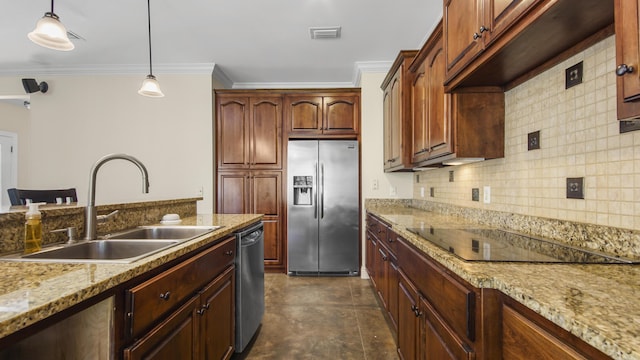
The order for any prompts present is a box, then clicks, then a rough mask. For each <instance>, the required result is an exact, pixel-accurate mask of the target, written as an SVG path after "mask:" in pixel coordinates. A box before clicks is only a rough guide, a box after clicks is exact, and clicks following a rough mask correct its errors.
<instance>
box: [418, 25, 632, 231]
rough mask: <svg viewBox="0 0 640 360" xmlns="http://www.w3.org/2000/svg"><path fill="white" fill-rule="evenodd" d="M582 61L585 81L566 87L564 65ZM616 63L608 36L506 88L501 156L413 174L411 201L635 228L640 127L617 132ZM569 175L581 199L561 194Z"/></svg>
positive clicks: (612, 43) (611, 42) (612, 38)
mask: <svg viewBox="0 0 640 360" xmlns="http://www.w3.org/2000/svg"><path fill="white" fill-rule="evenodd" d="M580 61H584V76H583V83H582V84H580V85H577V86H574V87H572V88H569V89H565V84H564V81H565V80H564V79H565V68H567V67H569V66H572V65H574V64H576V63H578V62H580ZM615 66H616V65H615V39H614V37H613V36H612V37H610V38H608V39H605V40H604V41H602V42H600V43H598V44H596V45H594V46H593V47H591V48H589V49H587V50H585V51H584V52H582V53H580V54H577V55H575V56H573V57H572V58H570V59H568V60H566V61H564V62H562V63H561V64H558V65H557V66H555V67H553V68H552V69H550V70H548V71H546V72H544V73H542V74H540V75H539V76H537V77H535V78H534V79H532V80H530V81H528V82H526V83H524V84H522V85H520V86H518V87H516V88H514V89H512V90H510V91H508V92H507V93H506V94H505V102H506V103H505V105H506V110H505V157H504V158H503V159H495V160H489V161H485V162H481V163H476V164H469V165H463V166H456V167H446V168H442V169H438V170H430V171H425V172H421V173H416V175H419V182H417V180H418V179H417V176H416V175H414V181H416V182H415V183H414V187H413V190H414V192H413V198H414V199H419V200H428V201H433V202H439V203H448V204H453V205H459V206H464V207H469V208H479V209H487V210H496V211H501V212H507V213H515V214H524V215H531V216H537V217H543V218H550V219H561V220H568V221H575V222H580V223H589V224H597V225H604V226H611V227H620V228H625V229H632V230H640V217H638V216H637V214H639V213H640V203H638V202H637V201H635V200H637V199H638V198H640V132H638V131H636V132H631V133H625V134H620V133H619V123H618V121H617V119H616V88H615V74H614V69H615ZM537 130H540V138H541V139H540V143H541V146H540V147H541V148H540V149H539V150H531V151H528V150H527V134H528V133H530V132H533V131H537ZM449 171H454V180H455V181H454V182H453V183H451V182H449V180H448V177H449ZM568 177H584V184H585V190H584V197H585V198H584V200H579V199H567V198H566V178H568ZM484 186H490V187H491V203H490V204H485V203H483V201H482V198H483V187H484ZM430 187H434V188H435V197H430V196H429V188H430ZM420 188H425V195H426V196H425V197H422V196H421V193H420ZM472 188H479V189H480V199H481V200H480V201H479V202H474V201H471V189H472Z"/></svg>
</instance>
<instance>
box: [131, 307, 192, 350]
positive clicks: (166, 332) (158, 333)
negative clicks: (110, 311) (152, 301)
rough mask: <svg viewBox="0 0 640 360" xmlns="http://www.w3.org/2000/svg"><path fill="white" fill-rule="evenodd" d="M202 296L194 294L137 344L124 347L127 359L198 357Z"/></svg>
mask: <svg viewBox="0 0 640 360" xmlns="http://www.w3.org/2000/svg"><path fill="white" fill-rule="evenodd" d="M199 307H200V297H199V296H194V297H193V298H191V300H189V301H188V302H187V303H186V304H184V305H182V306H181V307H180V308H179V309H178V310H176V311H175V312H174V313H173V314H171V315H170V316H169V317H168V318H167V319H166V320H165V321H163V322H162V323H160V324H159V325H158V326H156V327H155V328H153V330H151V331H150V332H149V333H148V334H147V335H145V336H144V337H143V338H141V339H140V340H139V341H137V342H136V343H135V344H134V345H132V346H130V347H128V348H126V349H125V350H124V359H125V360H138V359H149V360H163V359H166V360H170V359H197V356H196V354H197V352H198V339H197V335H196V334H197V333H198V315H197V314H196V311H197V310H198V308H199Z"/></svg>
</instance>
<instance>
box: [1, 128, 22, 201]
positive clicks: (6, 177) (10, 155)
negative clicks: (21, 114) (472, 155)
mask: <svg viewBox="0 0 640 360" xmlns="http://www.w3.org/2000/svg"><path fill="white" fill-rule="evenodd" d="M17 184H18V134H16V133H12V132H6V131H0V191H2V196H0V208H8V207H9V206H11V202H10V201H9V194H8V193H7V189H10V188H13V187H16V186H17Z"/></svg>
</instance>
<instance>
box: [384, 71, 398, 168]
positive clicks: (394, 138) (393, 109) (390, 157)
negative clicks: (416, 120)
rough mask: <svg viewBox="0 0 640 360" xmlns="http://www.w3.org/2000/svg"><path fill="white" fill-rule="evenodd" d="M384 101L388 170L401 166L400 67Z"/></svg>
mask: <svg viewBox="0 0 640 360" xmlns="http://www.w3.org/2000/svg"><path fill="white" fill-rule="evenodd" d="M385 101H386V103H385V107H386V113H387V117H386V120H387V123H386V124H385V130H386V133H385V141H387V142H388V148H387V152H388V153H387V157H386V161H387V164H386V166H385V169H388V168H393V167H396V166H398V165H401V164H402V67H400V69H398V71H397V72H396V74H395V76H394V77H393V79H392V80H391V82H390V83H389V93H388V95H387V96H386V99H385Z"/></svg>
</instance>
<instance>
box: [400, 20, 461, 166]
mask: <svg viewBox="0 0 640 360" xmlns="http://www.w3.org/2000/svg"><path fill="white" fill-rule="evenodd" d="M445 61H446V59H445V55H444V48H443V44H442V24H439V25H438V26H436V29H435V30H434V32H433V34H432V35H431V37H430V38H429V40H428V41H427V42H426V43H425V46H424V47H423V48H422V49H420V52H419V53H418V55H416V58H415V60H414V61H413V63H411V65H410V71H411V75H412V79H413V82H412V86H411V102H412V109H411V112H412V114H411V117H412V122H413V156H412V162H413V163H414V164H417V163H420V162H422V161H425V160H427V159H429V158H431V157H435V156H440V155H442V154H444V153H446V152H452V150H451V146H450V145H451V126H450V121H448V117H447V116H449V115H450V114H449V113H448V112H446V111H445V108H447V106H448V105H449V103H450V94H445V93H444V86H443V83H444V77H445Z"/></svg>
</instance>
